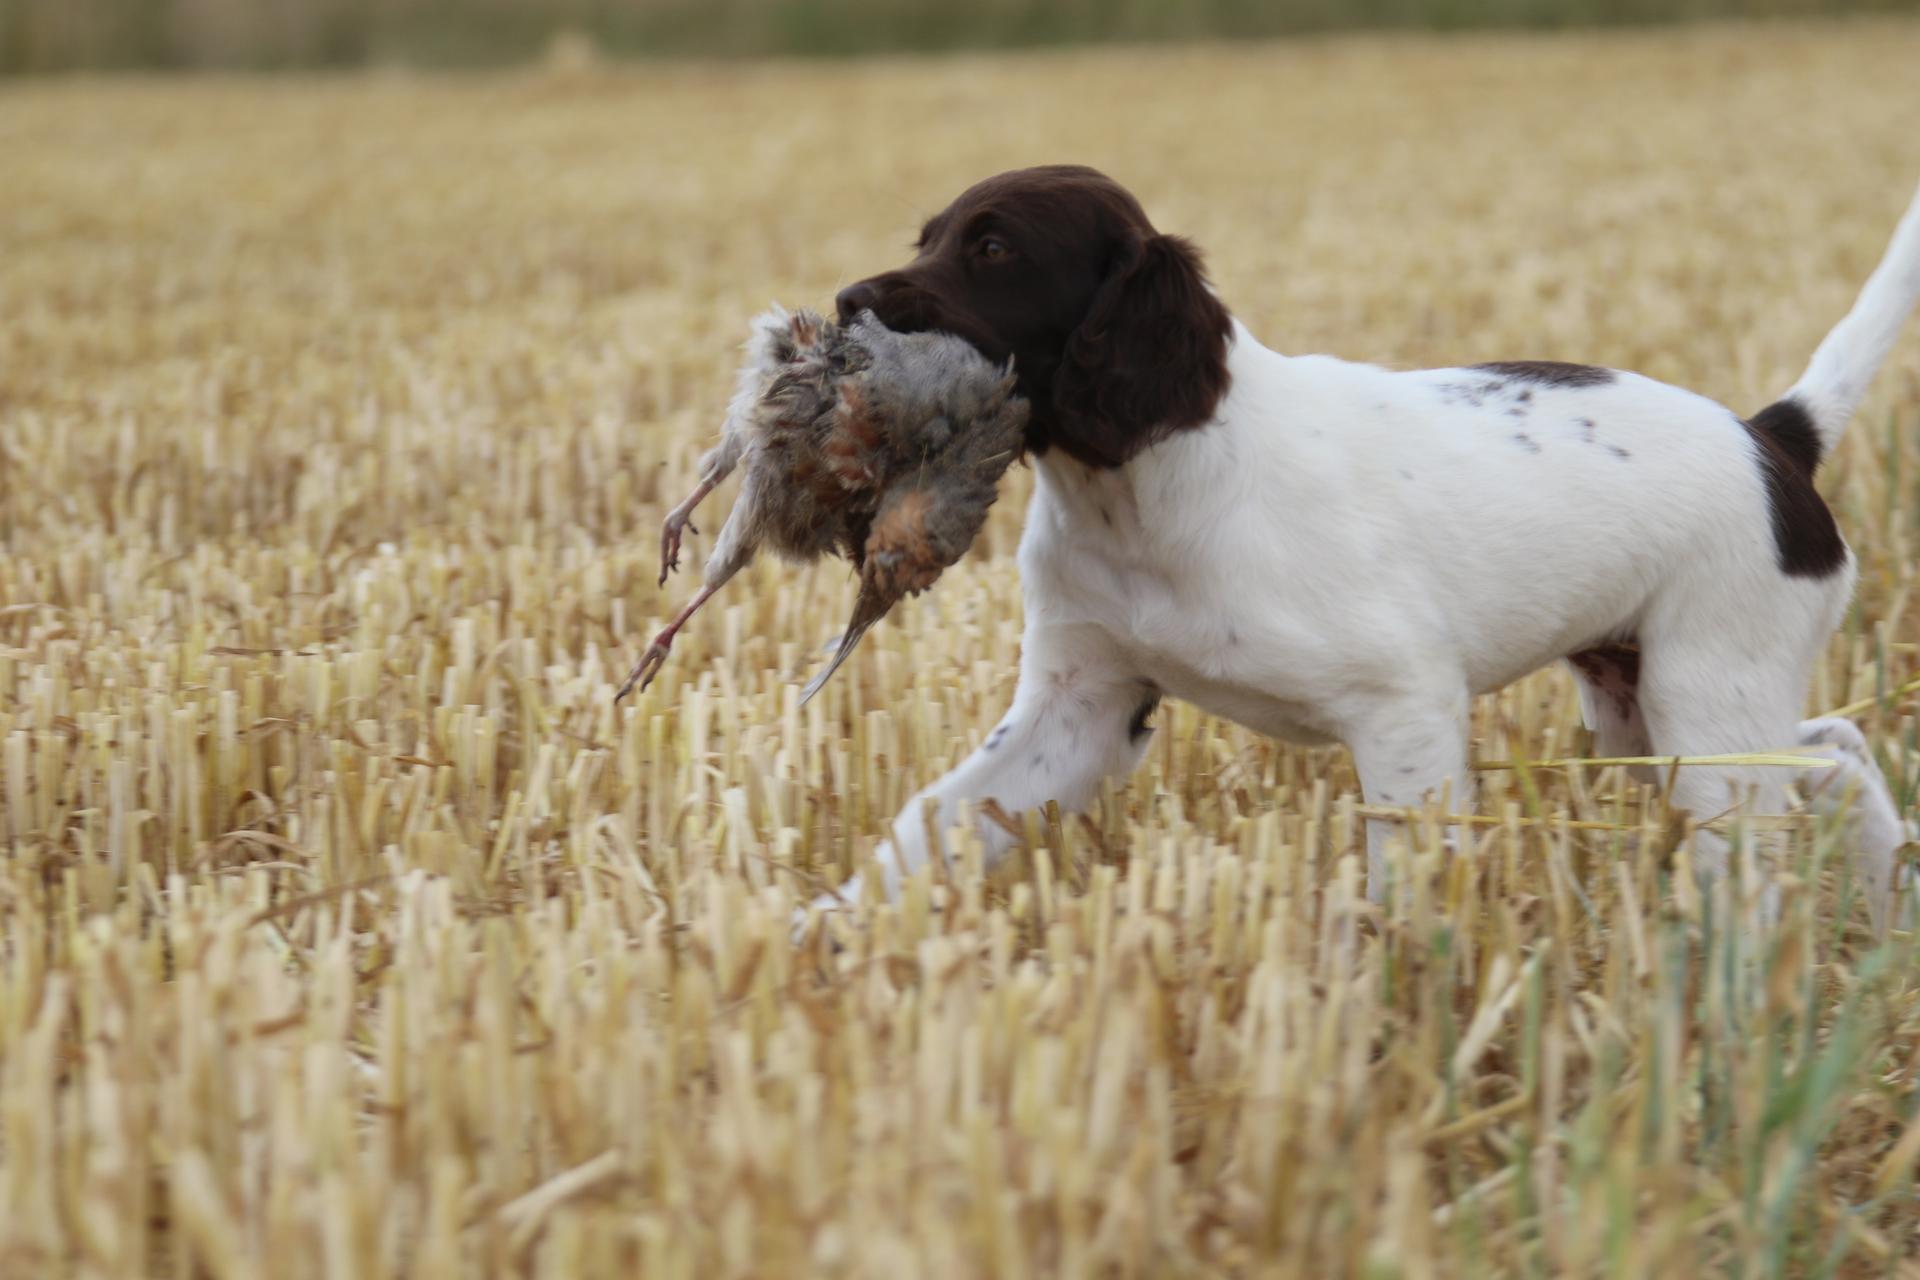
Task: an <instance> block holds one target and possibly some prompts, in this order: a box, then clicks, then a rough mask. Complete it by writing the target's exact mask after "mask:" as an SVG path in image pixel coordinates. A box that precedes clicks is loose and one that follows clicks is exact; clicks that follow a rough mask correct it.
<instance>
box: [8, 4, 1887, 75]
mask: <svg viewBox="0 0 1920 1280" xmlns="http://www.w3.org/2000/svg"><path fill="white" fill-rule="evenodd" d="M1916 9H1920V0H961V2H956V0H5V3H4V4H0V73H4V72H7V71H23V70H24V71H57V70H73V69H87V68H100V67H117V68H128V67H255V68H272V67H316V66H352V65H361V64H366V63H374V64H391V63H406V64H410V65H425V66H450V65H453V66H467V65H475V64H481V65H486V64H499V63H509V62H518V61H524V60H526V59H528V58H530V57H533V56H535V55H536V54H538V53H539V52H540V51H541V50H542V49H544V48H547V47H549V46H550V45H551V43H552V42H553V41H554V40H555V39H556V37H562V38H564V39H566V40H567V41H568V42H569V43H571V44H573V45H575V46H577V45H578V44H579V43H581V42H586V43H588V44H591V45H593V46H596V47H599V48H602V49H604V50H606V51H608V52H610V53H613V54H616V55H620V56H628V57H631V56H644V57H654V58H658V57H677V56H684V55H687V54H696V55H734V54H758V55H765V54H801V55H812V54H847V53H871V52H877V51H901V50H952V49H960V48H998V47H1007V46H1030V45H1059V44H1085V43H1090V42H1103V41H1159V40H1168V39H1175V40H1189V41H1191V40H1201V39H1243V38H1248V37H1266V36H1276V35H1291V34H1299V33H1302V32H1317V31H1338V30H1352V29H1356V28H1358V29H1368V28H1372V29H1378V28H1391V29H1406V30H1458V29H1468V28H1481V27H1506V28H1568V27H1591V26H1615V25H1622V24H1648V23H1668V22H1686V21H1696V20H1699V19H1704V18H1779V17H1808V16H1818V15H1826V16H1832V15H1836V14H1841V13H1848V12H1862V11H1904V12H1909V13H1910V12H1913V11H1915V10H1916Z"/></svg>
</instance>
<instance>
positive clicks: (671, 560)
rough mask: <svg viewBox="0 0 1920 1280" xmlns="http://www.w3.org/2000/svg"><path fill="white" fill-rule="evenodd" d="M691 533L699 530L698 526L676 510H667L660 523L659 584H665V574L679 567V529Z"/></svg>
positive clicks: (696, 532)
mask: <svg viewBox="0 0 1920 1280" xmlns="http://www.w3.org/2000/svg"><path fill="white" fill-rule="evenodd" d="M683 529H684V530H686V531H687V532H689V533H692V534H698V533H699V532H700V526H699V525H697V524H695V523H694V522H693V521H692V519H690V518H689V517H687V516H684V515H682V514H680V513H679V512H678V511H674V512H669V513H668V515H667V518H666V520H665V521H663V522H662V523H661V525H660V585H661V586H663V587H664V586H666V585H667V575H668V574H669V573H671V572H673V571H674V570H675V569H678V568H679V567H680V531H681V530H683Z"/></svg>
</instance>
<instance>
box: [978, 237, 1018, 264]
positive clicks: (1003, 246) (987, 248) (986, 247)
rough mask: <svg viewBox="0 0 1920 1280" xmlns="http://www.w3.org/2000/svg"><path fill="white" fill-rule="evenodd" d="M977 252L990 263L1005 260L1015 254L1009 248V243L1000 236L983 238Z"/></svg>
mask: <svg viewBox="0 0 1920 1280" xmlns="http://www.w3.org/2000/svg"><path fill="white" fill-rule="evenodd" d="M976 251H977V252H978V253H979V254H980V256H981V257H983V258H985V259H986V260H987V261H988V262H993V261H996V260H998V259H1000V258H1004V257H1006V256H1007V255H1008V254H1010V253H1012V252H1013V250H1012V249H1009V248H1008V247H1007V242H1006V241H1005V240H1002V239H1001V238H1000V237H999V236H982V237H981V238H980V243H979V245H978V246H977V249H976Z"/></svg>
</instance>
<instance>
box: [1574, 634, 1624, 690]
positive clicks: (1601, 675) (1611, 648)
mask: <svg viewBox="0 0 1920 1280" xmlns="http://www.w3.org/2000/svg"><path fill="white" fill-rule="evenodd" d="M1567 661H1568V662H1569V663H1570V664H1572V666H1573V667H1574V668H1575V669H1576V670H1578V671H1579V672H1580V674H1581V675H1583V676H1585V677H1586V678H1587V679H1589V680H1591V681H1593V682H1594V683H1595V684H1606V683H1608V682H1610V681H1618V682H1619V683H1621V684H1624V685H1628V686H1635V685H1638V684H1639V683H1640V642H1639V641H1638V640H1636V639H1628V640H1610V641H1608V642H1607V643H1605V644H1597V645H1595V646H1593V647H1592V648H1591V649H1582V650H1580V652H1578V653H1570V654H1568V655H1567Z"/></svg>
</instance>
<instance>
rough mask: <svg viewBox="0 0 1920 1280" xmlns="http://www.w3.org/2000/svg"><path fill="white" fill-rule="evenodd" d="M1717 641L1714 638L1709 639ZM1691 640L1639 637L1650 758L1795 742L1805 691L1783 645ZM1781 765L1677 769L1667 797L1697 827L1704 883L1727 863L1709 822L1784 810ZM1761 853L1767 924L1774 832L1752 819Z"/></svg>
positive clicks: (1774, 895) (1723, 843) (1773, 913)
mask: <svg viewBox="0 0 1920 1280" xmlns="http://www.w3.org/2000/svg"><path fill="white" fill-rule="evenodd" d="M1716 638H1717V637H1716ZM1690 640H1691V638H1690V637H1680V638H1675V639H1670V640H1663V639H1662V638H1661V637H1659V636H1658V635H1654V636H1648V637H1646V638H1645V640H1644V643H1645V646H1646V648H1645V654H1644V660H1643V662H1642V669H1641V678H1640V707H1641V710H1642V712H1643V713H1644V714H1645V717H1646V724H1647V731H1648V735H1649V738H1650V739H1651V742H1652V746H1653V751H1652V754H1654V755H1658V756H1718V755H1734V754H1748V753H1756V752H1765V751H1780V750H1783V749H1786V748H1789V747H1792V746H1793V745H1795V744H1796V743H1798V742H1799V740H1800V734H1799V717H1798V715H1797V711H1798V704H1799V701H1800V699H1801V697H1802V695H1803V693H1804V691H1805V689H1806V680H1805V678H1804V674H1803V672H1802V670H1801V669H1800V668H1801V666H1802V664H1800V663H1799V662H1797V661H1792V660H1791V657H1792V655H1791V654H1790V652H1788V651H1784V650H1782V649H1775V650H1774V651H1773V652H1771V653H1769V652H1766V651H1765V650H1763V651H1762V652H1760V653H1754V652H1752V651H1751V650H1749V651H1748V652H1747V653H1745V654H1740V653H1735V652H1729V651H1728V648H1727V646H1726V645H1725V644H1724V643H1718V644H1707V643H1692V642H1690ZM1791 777H1792V775H1791V774H1789V773H1788V772H1787V771H1785V770H1783V769H1780V768H1777V767H1768V766H1763V765H1741V766H1736V765H1702V764H1694V765H1683V766H1681V767H1680V768H1678V769H1677V770H1675V771H1674V782H1673V791H1672V796H1671V800H1672V803H1673V805H1674V807H1675V808H1677V809H1684V810H1686V811H1688V812H1689V813H1691V814H1692V815H1693V818H1694V820H1695V821H1696V822H1697V823H1700V824H1701V826H1700V828H1699V829H1698V830H1697V831H1696V833H1695V837H1694V855H1695V866H1696V869H1697V870H1698V871H1699V872H1700V873H1701V875H1702V877H1703V879H1705V878H1717V877H1718V876H1720V875H1722V874H1724V873H1725V872H1726V871H1727V869H1728V865H1727V864H1728V855H1729V852H1730V846H1729V843H1728V841H1727V838H1726V837H1725V836H1724V835H1723V834H1721V832H1720V830H1718V829H1717V825H1718V824H1716V828H1714V829H1710V828H1709V827H1708V826H1707V825H1706V824H1708V823H1710V822H1714V821H1715V820H1716V819H1721V818H1731V817H1735V816H1736V815H1738V817H1740V818H1745V819H1755V818H1758V819H1762V820H1763V821H1764V819H1766V818H1770V817H1775V816H1777V815H1780V814H1783V813H1785V812H1786V810H1787V803H1786V802H1787V783H1788V782H1789V781H1790V780H1791ZM1752 834H1753V837H1754V839H1753V844H1754V847H1755V850H1756V852H1758V853H1759V854H1760V866H1759V874H1760V884H1761V890H1760V898H1759V905H1760V912H1761V915H1762V917H1763V919H1764V920H1765V921H1766V922H1767V923H1768V924H1771V923H1772V922H1773V921H1774V920H1775V919H1776V918H1777V915H1778V907H1777V903H1778V891H1777V889H1776V888H1775V887H1774V884H1773V880H1772V873H1773V871H1774V864H1775V861H1776V855H1777V852H1778V849H1779V845H1780V834H1779V832H1778V831H1777V830H1771V829H1769V828H1768V827H1766V826H1765V825H1756V828H1755V830H1754V831H1753V833H1752Z"/></svg>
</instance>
